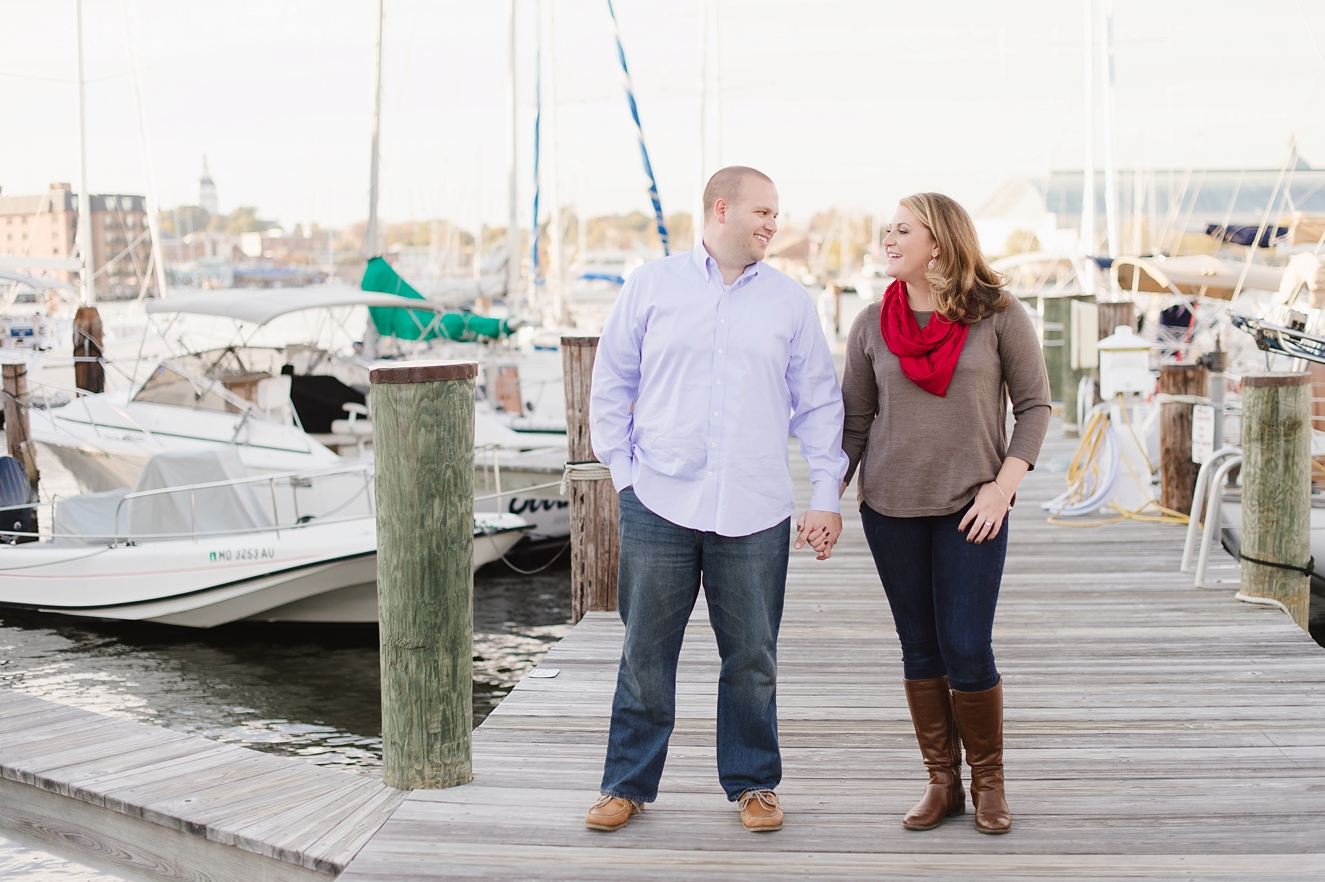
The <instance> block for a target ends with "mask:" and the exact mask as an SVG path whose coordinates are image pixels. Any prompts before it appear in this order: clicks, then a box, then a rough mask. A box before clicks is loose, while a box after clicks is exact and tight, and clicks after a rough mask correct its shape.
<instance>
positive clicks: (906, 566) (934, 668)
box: [860, 504, 1008, 692]
mask: <svg viewBox="0 0 1325 882" xmlns="http://www.w3.org/2000/svg"><path fill="white" fill-rule="evenodd" d="M966 508H969V506H966V507H964V508H962V510H961V511H958V512H954V513H953V514H950V515H941V516H936V517H919V518H894V517H888V516H887V515H881V514H879V513H878V512H876V511H874V510H873V509H872V508H870V507H869V506H868V505H863V504H862V505H861V507H860V519H861V521H862V523H863V524H864V526H865V538H866V540H867V541H868V542H869V546H870V552H871V553H872V554H873V555H874V565H875V567H877V568H878V570H879V578H880V579H881V580H882V581H883V590H884V592H885V593H886V594H887V595H888V604H889V606H891V607H892V611H893V621H894V622H895V623H896V625H897V636H898V637H899V638H901V641H902V669H903V671H904V676H905V677H906V679H908V680H927V679H930V678H932V677H942V676H943V675H944V674H946V675H947V676H948V683H949V684H950V685H951V686H952V688H953V689H955V690H957V691H959V692H983V691H985V690H986V689H992V688H994V686H996V685H998V668H997V667H995V666H994V647H993V638H992V635H993V630H994V609H995V607H996V606H997V605H998V588H999V583H1000V582H1001V581H1002V578H1003V560H1004V558H1005V557H1006V556H1007V550H1008V522H1007V519H1006V518H1005V519H1004V521H1003V527H1002V529H1001V530H1000V531H999V534H998V537H997V538H995V539H991V540H986V541H985V542H983V543H981V544H979V545H976V544H975V543H973V542H967V541H966V534H965V533H964V532H961V531H959V530H958V529H957V524H958V523H960V522H961V519H962V516H963V515H964V514H965V513H966ZM968 529H969V525H968Z"/></svg>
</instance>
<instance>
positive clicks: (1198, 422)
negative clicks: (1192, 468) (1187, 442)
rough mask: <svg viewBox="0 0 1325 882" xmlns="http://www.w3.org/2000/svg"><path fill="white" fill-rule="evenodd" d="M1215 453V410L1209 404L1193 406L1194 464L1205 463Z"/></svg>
mask: <svg viewBox="0 0 1325 882" xmlns="http://www.w3.org/2000/svg"><path fill="white" fill-rule="evenodd" d="M1214 452H1215V409H1214V408H1213V407H1212V406H1210V405H1209V404H1193V405H1192V462H1194V463H1197V464H1198V465H1199V464H1200V463H1203V462H1205V461H1206V460H1207V459H1209V458H1210V456H1211V454H1213V453H1214Z"/></svg>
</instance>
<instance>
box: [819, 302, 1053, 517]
mask: <svg viewBox="0 0 1325 882" xmlns="http://www.w3.org/2000/svg"><path fill="white" fill-rule="evenodd" d="M880 308H881V305H880V304H878V303H874V304H871V305H870V306H869V307H867V308H866V309H864V310H862V311H861V312H860V314H859V315H857V316H856V320H855V321H854V322H853V323H852V325H851V331H850V334H849V335H848V337H847V361H846V374H845V376H844V378H843V380H842V400H843V402H844V403H845V405H846V420H845V425H844V427H843V433H842V448H843V449H844V450H845V451H846V454H847V456H848V457H849V458H850V460H851V465H850V467H849V468H848V469H847V477H846V480H848V481H850V480H851V477H852V475H854V474H855V473H856V468H857V466H859V467H860V483H859V485H858V486H857V497H858V498H859V499H860V500H861V501H862V502H864V503H865V504H867V505H868V506H869V507H870V508H872V509H874V510H875V511H877V512H878V513H879V514H883V515H889V516H891V517H924V516H929V515H946V514H951V513H953V512H955V511H959V510H960V509H961V508H962V507H963V506H965V505H966V504H967V503H968V502H970V501H971V500H972V499H974V498H975V495H976V493H977V492H979V490H980V486H981V485H982V484H985V483H988V482H989V481H992V480H994V478H995V477H996V476H997V475H998V470H999V469H1000V468H1001V467H1002V465H1003V460H1004V459H1005V458H1006V457H1008V456H1015V457H1018V458H1020V459H1024V460H1025V461H1026V462H1028V463H1030V464H1031V467H1032V468H1034V466H1035V458H1036V457H1037V456H1038V455H1039V453H1040V445H1041V444H1042V443H1043V441H1044V435H1045V432H1046V431H1047V430H1048V428H1049V375H1048V373H1047V371H1046V370H1045V367H1044V356H1043V355H1042V354H1041V352H1040V343H1039V340H1037V339H1036V336H1035V327H1034V325H1033V324H1032V323H1031V319H1030V317H1029V316H1028V315H1027V314H1026V310H1025V308H1024V307H1022V306H1021V304H1019V303H1017V302H1016V301H1014V302H1013V303H1012V305H1011V306H1009V307H1008V308H1007V309H1005V310H1003V311H1002V312H999V313H995V314H993V315H990V316H986V317H985V318H984V319H983V320H982V321H979V322H977V323H976V324H974V325H971V326H970V330H969V331H968V332H967V335H966V343H965V345H964V346H963V347H962V354H961V358H960V359H959V360H958V362H957V369H956V371H954V373H953V375H952V382H951V383H950V384H949V385H948V393H947V395H946V396H945V397H942V398H940V397H939V396H937V395H932V394H930V393H929V392H926V391H925V390H923V389H921V388H920V387H919V386H917V385H916V384H915V383H913V382H911V381H910V380H908V379H907V378H906V375H905V374H903V373H902V368H901V365H900V364H899V363H898V360H897V356H895V355H893V354H892V352H891V351H889V349H888V347H887V345H886V344H885V343H884V342H883V334H882V333H881V332H880V330H879V310H880ZM930 315H932V314H930V313H916V318H917V319H919V320H920V322H921V325H922V326H923V325H924V324H925V323H926V322H927V320H928V319H929V317H930ZM1009 397H1011V399H1012V412H1013V415H1014V416H1015V417H1016V425H1015V428H1014V429H1013V432H1012V438H1011V439H1010V440H1009V439H1008V437H1007V402H1008V398H1009Z"/></svg>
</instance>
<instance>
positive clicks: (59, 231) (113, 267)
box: [0, 183, 155, 300]
mask: <svg viewBox="0 0 1325 882" xmlns="http://www.w3.org/2000/svg"><path fill="white" fill-rule="evenodd" d="M89 201H90V202H91V208H92V223H91V230H92V270H93V273H94V274H95V276H96V281H95V288H96V293H97V298H98V299H102V300H115V299H128V298H133V297H137V296H138V293H139V292H140V291H141V290H142V285H143V282H144V280H147V281H148V286H149V290H150V291H155V282H154V281H152V280H151V279H150V278H149V276H150V275H151V273H150V272H149V267H150V262H151V254H152V240H151V236H150V234H149V233H148V229H147V205H146V200H145V199H144V198H143V197H142V196H124V195H120V194H102V195H94V196H92V197H90V200H89ZM77 233H78V197H77V195H75V193H74V192H73V189H72V188H71V187H70V185H69V184H65V183H56V184H51V186H50V189H48V190H47V191H46V192H45V193H43V194H40V195H37V196H0V254H3V255H8V256H21V257H77V256H78V249H77V247H76V245H75V240H76V237H77ZM57 275H58V276H59V278H61V279H62V280H63V281H66V282H70V283H72V284H76V283H77V282H78V274H77V273H74V272H69V271H60V272H59V273H58V274H57Z"/></svg>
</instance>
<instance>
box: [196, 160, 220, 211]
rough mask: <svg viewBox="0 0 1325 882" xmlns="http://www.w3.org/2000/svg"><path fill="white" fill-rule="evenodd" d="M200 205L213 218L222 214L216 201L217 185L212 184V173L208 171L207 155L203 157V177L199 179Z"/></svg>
mask: <svg viewBox="0 0 1325 882" xmlns="http://www.w3.org/2000/svg"><path fill="white" fill-rule="evenodd" d="M198 205H199V207H201V208H202V210H203V211H205V212H207V213H208V214H210V215H212V216H213V217H215V216H216V215H217V214H220V212H221V209H220V206H219V205H218V203H217V201H216V184H215V183H213V182H212V173H211V172H209V171H208V170H207V156H206V154H204V155H203V157H202V175H201V176H200V177H199V178H198Z"/></svg>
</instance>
